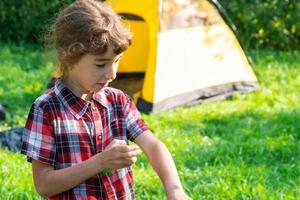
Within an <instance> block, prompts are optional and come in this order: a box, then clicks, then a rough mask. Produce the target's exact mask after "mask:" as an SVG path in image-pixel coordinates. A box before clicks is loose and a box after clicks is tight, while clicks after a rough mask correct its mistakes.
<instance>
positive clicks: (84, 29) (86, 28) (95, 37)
mask: <svg viewBox="0 0 300 200" xmlns="http://www.w3.org/2000/svg"><path fill="white" fill-rule="evenodd" d="M46 37H47V38H46V40H47V41H48V44H50V46H52V47H53V48H54V49H55V50H56V53H57V58H58V66H57V69H56V74H55V76H56V78H60V77H63V76H64V75H65V73H66V72H67V70H68V69H69V68H70V67H71V66H72V65H73V64H74V63H76V62H77V61H78V60H79V59H80V58H81V57H82V56H83V55H84V54H86V53H91V54H95V55H101V54H104V53H106V51H107V49H108V48H112V49H113V51H114V53H116V54H120V53H122V52H123V51H125V50H126V49H127V48H128V47H129V46H130V44H131V39H132V35H131V33H130V32H129V30H128V29H127V28H126V27H125V26H124V25H123V24H122V22H121V18H120V17H119V16H118V15H117V14H116V13H115V12H114V11H113V10H112V8H111V7H110V6H109V5H107V4H105V3H102V2H99V1H95V0H77V1H75V2H74V3H72V4H70V5H69V6H67V7H65V8H64V9H62V10H61V11H60V12H59V13H58V15H57V17H56V19H55V21H54V23H53V24H52V26H51V27H50V29H49V31H48V34H47V36H46Z"/></svg>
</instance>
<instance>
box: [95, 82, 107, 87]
mask: <svg viewBox="0 0 300 200" xmlns="http://www.w3.org/2000/svg"><path fill="white" fill-rule="evenodd" d="M97 84H98V85H99V86H100V87H106V86H108V83H97Z"/></svg>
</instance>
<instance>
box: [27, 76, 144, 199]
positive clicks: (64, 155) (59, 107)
mask: <svg viewBox="0 0 300 200" xmlns="http://www.w3.org/2000/svg"><path fill="white" fill-rule="evenodd" d="M146 130H148V128H147V126H146V124H145V123H144V121H143V120H142V119H141V116H140V114H139V112H138V110H137V108H136V107H135V105H134V103H133V101H132V100H131V99H130V97H128V96H127V95H125V94H124V93H123V92H121V91H120V90H117V89H114V88H110V87H106V88H103V89H102V90H101V91H100V92H99V93H95V94H94V95H93V97H92V100H91V101H90V102H87V101H84V100H82V99H81V98H79V97H77V96H75V95H74V94H73V93H72V92H71V91H70V90H69V89H68V88H67V87H66V86H65V85H64V84H63V83H62V82H61V81H60V80H57V81H56V82H55V85H54V87H53V88H50V89H49V90H48V91H47V92H46V93H44V94H43V95H42V96H40V97H39V98H38V99H37V100H36V101H35V102H34V104H33V105H32V107H31V109H30V113H29V115H28V119H27V122H26V126H25V131H24V133H23V146H22V150H21V153H23V154H25V155H27V158H28V161H30V162H31V160H32V159H34V160H38V161H39V162H42V163H46V164H49V165H52V166H53V167H54V169H62V168H66V167H70V166H73V165H76V164H78V163H80V162H82V161H84V160H87V159H89V158H90V157H91V156H93V155H95V154H97V153H100V152H102V151H103V150H104V149H105V147H106V146H108V145H109V144H110V142H111V141H112V140H113V139H121V140H125V141H128V140H130V141H133V140H134V139H135V138H136V137H137V136H138V135H140V134H141V133H143V132H144V131H146ZM50 199H109V200H111V199H114V200H122V199H126V200H129V199H135V192H134V179H133V174H132V171H131V168H130V167H128V168H123V169H119V170H116V171H114V172H112V173H110V174H108V175H104V174H98V175H97V176H95V177H92V178H90V179H88V180H86V181H85V182H83V183H81V184H80V185H78V186H76V187H75V188H72V189H71V190H68V191H66V192H63V193H61V194H58V195H56V196H53V197H51V198H50Z"/></svg>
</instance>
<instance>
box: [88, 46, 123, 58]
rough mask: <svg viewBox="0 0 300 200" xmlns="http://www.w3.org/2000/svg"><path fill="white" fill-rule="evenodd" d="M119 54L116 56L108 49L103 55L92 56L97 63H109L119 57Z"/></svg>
mask: <svg viewBox="0 0 300 200" xmlns="http://www.w3.org/2000/svg"><path fill="white" fill-rule="evenodd" d="M119 55H121V54H116V53H115V52H114V51H113V49H112V48H108V49H107V51H106V52H105V53H104V54H99V55H93V57H94V60H97V61H109V60H114V59H115V58H116V57H119Z"/></svg>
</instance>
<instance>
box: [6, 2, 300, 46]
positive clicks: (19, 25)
mask: <svg viewBox="0 0 300 200" xmlns="http://www.w3.org/2000/svg"><path fill="white" fill-rule="evenodd" d="M73 1H74V0H63V1H60V0H51V1H46V0H39V1H38V0H27V1H20V0H9V1H8V0H4V1H0V13H1V14H0V27H1V32H0V41H13V42H24V41H25V42H36V41H39V39H41V38H42V37H43V35H44V34H43V32H44V31H45V30H46V28H47V25H48V24H49V22H50V20H51V19H53V18H54V16H55V13H56V12H57V11H58V10H60V9H62V8H63V7H64V5H66V4H69V3H71V2H73ZM219 2H220V3H221V4H222V5H223V6H224V8H225V10H226V12H227V14H228V16H229V17H230V18H231V19H232V21H233V23H234V24H235V26H236V27H237V31H238V34H239V36H240V38H241V42H242V44H243V45H244V46H245V47H246V48H251V49H253V48H255V49H257V48H264V49H275V50H278V49H280V50H296V49H298V47H299V45H300V29H299V27H300V20H299V19H300V12H299V10H300V1H298V0H264V1H261V0H252V1H249V0H219Z"/></svg>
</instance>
